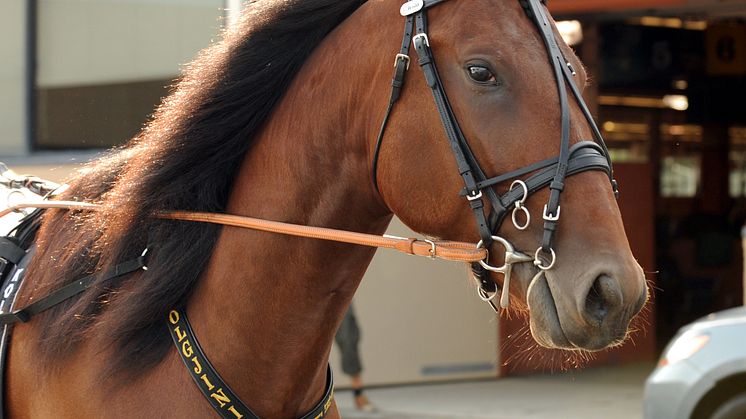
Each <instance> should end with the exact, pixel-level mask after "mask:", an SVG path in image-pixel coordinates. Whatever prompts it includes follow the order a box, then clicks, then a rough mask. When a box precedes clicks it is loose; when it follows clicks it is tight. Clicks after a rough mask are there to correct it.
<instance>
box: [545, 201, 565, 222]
mask: <svg viewBox="0 0 746 419" xmlns="http://www.w3.org/2000/svg"><path fill="white" fill-rule="evenodd" d="M548 205H549V204H544V217H543V218H544V220H545V221H559V218H560V211H561V210H562V207H561V206H558V207H557V214H555V215H550V214H549V208H547V206H548Z"/></svg>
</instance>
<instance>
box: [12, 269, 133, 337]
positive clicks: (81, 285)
mask: <svg viewBox="0 0 746 419" xmlns="http://www.w3.org/2000/svg"><path fill="white" fill-rule="evenodd" d="M144 267H145V257H144V256H140V257H138V258H136V259H133V260H130V261H127V262H124V263H120V264H118V265H116V266H114V267H113V268H111V269H109V270H108V271H106V272H104V273H103V274H100V273H99V274H94V275H88V276H86V277H84V278H81V279H79V280H77V281H75V282H73V283H70V284H67V285H65V286H64V287H62V288H60V289H58V290H56V291H54V292H52V293H51V294H49V295H47V296H46V297H44V298H42V299H39V300H37V301H35V302H33V303H31V304H29V305H27V306H26V307H24V308H21V309H18V310H15V311H13V312H10V313H3V314H0V325H6V324H13V323H26V322H28V321H29V320H31V318H32V317H33V316H35V315H37V314H39V313H41V312H43V311H45V310H47V309H50V308H52V307H54V306H56V305H57V304H59V303H61V302H63V301H65V300H67V299H68V298H72V297H74V296H76V295H78V294H80V293H81V292H83V291H85V290H87V289H88V288H90V287H91V285H92V284H93V282H94V280H96V279H97V278H102V279H101V281H103V282H106V281H110V280H112V279H114V278H117V277H120V276H122V275H126V274H128V273H131V272H134V271H137V270H139V269H143V268H144Z"/></svg>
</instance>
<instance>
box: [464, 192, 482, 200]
mask: <svg viewBox="0 0 746 419" xmlns="http://www.w3.org/2000/svg"><path fill="white" fill-rule="evenodd" d="M481 198H482V191H479V193H478V194H476V195H468V194H467V195H466V199H468V200H469V201H476V200H477V199H481Z"/></svg>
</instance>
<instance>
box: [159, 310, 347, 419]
mask: <svg viewBox="0 0 746 419" xmlns="http://www.w3.org/2000/svg"><path fill="white" fill-rule="evenodd" d="M168 330H169V332H170V333H171V338H172V339H173V341H174V345H176V351H177V352H178V353H179V356H180V357H181V360H182V361H183V362H184V365H186V367H187V370H188V371H189V375H191V376H192V379H193V380H194V382H195V384H197V387H198V388H199V390H200V392H202V394H203V395H204V396H205V398H206V399H207V400H208V401H209V402H210V405H211V406H212V408H213V409H215V412H217V413H218V414H219V415H220V417H222V418H224V419H238V418H249V419H259V416H257V415H256V414H255V413H254V412H252V411H251V409H249V408H248V406H246V405H245V404H243V402H241V400H240V399H239V398H238V396H236V394H235V393H234V392H233V390H231V389H230V387H229V386H228V384H227V383H226V382H225V381H224V380H223V379H222V378H221V377H220V374H218V373H217V371H216V370H215V368H214V367H213V366H212V364H210V361H209V360H208V359H207V356H206V355H205V353H204V351H202V347H201V346H200V345H199V342H198V341H197V337H196V336H195V335H194V331H192V326H191V325H190V324H189V319H188V318H187V315H186V312H185V311H184V310H171V311H170V312H169V313H168ZM333 399H334V380H333V377H332V370H331V367H327V372H326V389H325V391H324V396H323V397H322V398H321V401H320V402H319V403H318V404H317V405H316V406H315V407H314V408H313V409H312V410H311V411H310V412H308V413H307V414H306V415H304V416H302V417H301V419H321V418H323V417H324V416H326V414H327V412H328V411H329V408H330V407H331V405H332V400H333Z"/></svg>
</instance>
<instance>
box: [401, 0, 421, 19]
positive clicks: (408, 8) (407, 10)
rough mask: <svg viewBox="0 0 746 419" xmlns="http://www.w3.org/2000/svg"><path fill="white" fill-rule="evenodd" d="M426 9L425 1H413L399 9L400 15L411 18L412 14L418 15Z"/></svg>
mask: <svg viewBox="0 0 746 419" xmlns="http://www.w3.org/2000/svg"><path fill="white" fill-rule="evenodd" d="M423 7H425V0H411V1H408V2H406V3H404V4H403V5H402V6H401V9H399V13H401V15H402V16H409V15H411V14H412V13H417V12H419V11H420V10H422V8H423Z"/></svg>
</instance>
